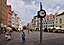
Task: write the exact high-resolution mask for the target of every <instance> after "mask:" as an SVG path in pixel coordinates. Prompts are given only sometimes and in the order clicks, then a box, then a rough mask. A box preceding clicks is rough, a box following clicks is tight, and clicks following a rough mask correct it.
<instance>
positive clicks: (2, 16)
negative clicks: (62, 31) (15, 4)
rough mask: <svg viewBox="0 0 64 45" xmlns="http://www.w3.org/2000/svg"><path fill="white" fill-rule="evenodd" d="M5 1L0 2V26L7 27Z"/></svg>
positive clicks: (0, 0)
mask: <svg viewBox="0 0 64 45" xmlns="http://www.w3.org/2000/svg"><path fill="white" fill-rule="evenodd" d="M6 3H7V0H0V24H1V23H3V24H4V25H7V15H8V14H7V10H8V8H7V5H6Z"/></svg>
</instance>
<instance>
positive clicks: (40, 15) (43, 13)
mask: <svg viewBox="0 0 64 45" xmlns="http://www.w3.org/2000/svg"><path fill="white" fill-rule="evenodd" d="M37 16H38V17H39V18H40V43H42V18H44V17H45V16H46V11H45V10H43V9H42V3H41V2H40V10H39V11H38V15H37Z"/></svg>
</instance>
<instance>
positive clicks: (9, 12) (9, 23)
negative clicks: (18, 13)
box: [7, 5, 12, 27]
mask: <svg viewBox="0 0 64 45" xmlns="http://www.w3.org/2000/svg"><path fill="white" fill-rule="evenodd" d="M7 7H8V20H7V26H10V27H11V26H12V10H11V5H8V6H7Z"/></svg>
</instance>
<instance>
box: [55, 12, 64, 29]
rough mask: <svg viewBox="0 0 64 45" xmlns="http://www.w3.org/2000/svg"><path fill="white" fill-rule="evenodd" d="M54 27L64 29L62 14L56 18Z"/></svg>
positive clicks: (63, 14)
mask: <svg viewBox="0 0 64 45" xmlns="http://www.w3.org/2000/svg"><path fill="white" fill-rule="evenodd" d="M55 24H56V25H55V26H56V27H60V28H64V12H62V13H61V14H58V15H57V16H56V23H55Z"/></svg>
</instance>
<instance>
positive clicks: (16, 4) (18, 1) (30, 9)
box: [7, 0, 64, 25]
mask: <svg viewBox="0 0 64 45" xmlns="http://www.w3.org/2000/svg"><path fill="white" fill-rule="evenodd" d="M40 2H42V5H43V9H44V10H45V11H46V13H47V15H49V14H51V13H52V14H55V13H56V12H58V13H61V12H63V11H64V0H8V1H7V4H8V5H11V6H12V10H14V12H15V13H16V14H18V16H19V17H20V19H21V21H22V22H23V25H25V24H27V23H28V22H30V21H31V19H33V17H34V16H36V15H37V11H38V10H39V6H40V5H39V3H40Z"/></svg>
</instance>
